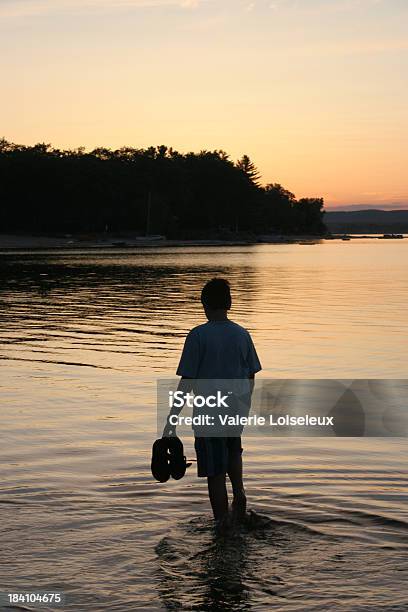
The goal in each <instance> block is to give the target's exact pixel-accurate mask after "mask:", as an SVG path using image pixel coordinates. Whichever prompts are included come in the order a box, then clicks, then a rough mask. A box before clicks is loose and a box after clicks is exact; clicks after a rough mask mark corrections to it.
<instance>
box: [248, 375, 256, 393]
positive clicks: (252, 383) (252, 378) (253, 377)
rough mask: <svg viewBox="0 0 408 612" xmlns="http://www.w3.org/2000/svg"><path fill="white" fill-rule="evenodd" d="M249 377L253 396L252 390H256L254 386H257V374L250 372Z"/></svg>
mask: <svg viewBox="0 0 408 612" xmlns="http://www.w3.org/2000/svg"><path fill="white" fill-rule="evenodd" d="M248 378H249V389H250V391H249V392H250V394H251V396H252V391H253V390H254V386H255V374H250V375H249V376H248Z"/></svg>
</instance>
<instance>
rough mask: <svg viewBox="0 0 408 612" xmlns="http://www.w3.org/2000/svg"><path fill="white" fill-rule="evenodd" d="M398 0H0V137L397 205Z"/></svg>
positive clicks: (402, 7)
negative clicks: (228, 168)
mask: <svg viewBox="0 0 408 612" xmlns="http://www.w3.org/2000/svg"><path fill="white" fill-rule="evenodd" d="M407 26H408V1H407V0H257V1H253V2H251V1H250V0H0V70H1V90H2V93H1V100H0V110H1V115H0V117H1V128H0V137H1V136H4V137H5V138H6V139H7V140H10V141H13V142H17V143H20V144H34V143H36V142H44V141H45V142H50V143H52V144H53V145H54V146H59V147H78V146H80V145H84V146H86V147H87V148H93V147H96V146H109V147H114V148H117V147H120V146H122V145H129V146H134V147H146V146H149V145H152V144H154V145H159V144H167V145H169V146H173V147H174V148H176V149H178V150H179V151H181V152H186V151H189V150H194V151H198V150H200V149H224V150H226V151H227V152H228V153H229V154H230V155H231V157H232V159H234V160H235V159H237V158H239V157H240V156H241V155H242V154H244V153H246V154H248V155H249V156H250V157H251V159H252V160H253V161H254V163H255V164H256V165H257V166H258V168H259V170H260V172H261V174H262V181H263V182H264V183H267V182H280V183H282V184H283V185H284V186H285V187H287V188H288V189H290V190H291V191H293V192H295V194H296V195H297V196H298V197H302V196H324V198H325V200H326V204H327V205H328V206H341V205H346V204H371V205H375V206H377V207H386V206H387V205H388V207H393V208H397V207H408V151H407V142H408V76H407V75H408V37H407Z"/></svg>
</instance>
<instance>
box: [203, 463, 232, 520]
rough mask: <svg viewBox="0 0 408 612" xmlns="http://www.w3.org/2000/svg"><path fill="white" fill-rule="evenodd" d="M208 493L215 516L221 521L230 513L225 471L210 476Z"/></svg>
mask: <svg viewBox="0 0 408 612" xmlns="http://www.w3.org/2000/svg"><path fill="white" fill-rule="evenodd" d="M207 480H208V495H209V497H210V502H211V507H212V510H213V514H214V518H215V520H216V521H220V520H222V519H223V518H225V517H226V515H227V514H228V495H227V485H226V482H225V473H222V474H218V475H217V476H208V478H207Z"/></svg>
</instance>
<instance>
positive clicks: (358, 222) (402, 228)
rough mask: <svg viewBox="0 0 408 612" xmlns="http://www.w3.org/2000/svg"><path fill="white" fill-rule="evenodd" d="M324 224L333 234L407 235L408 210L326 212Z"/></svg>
mask: <svg viewBox="0 0 408 612" xmlns="http://www.w3.org/2000/svg"><path fill="white" fill-rule="evenodd" d="M324 222H325V224H326V225H327V227H328V229H329V230H330V231H331V232H333V233H335V234H337V233H338V234H343V233H348V234H385V233H395V234H407V233H408V210H377V209H371V210H348V211H345V210H342V211H333V212H330V211H328V212H326V214H325V216H324Z"/></svg>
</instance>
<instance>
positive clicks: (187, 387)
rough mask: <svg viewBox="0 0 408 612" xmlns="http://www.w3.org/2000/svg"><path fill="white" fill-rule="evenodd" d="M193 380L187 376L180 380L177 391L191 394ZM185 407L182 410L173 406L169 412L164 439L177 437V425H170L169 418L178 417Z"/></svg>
mask: <svg viewBox="0 0 408 612" xmlns="http://www.w3.org/2000/svg"><path fill="white" fill-rule="evenodd" d="M192 381H193V379H192V378H188V377H187V376H182V377H181V378H180V380H179V384H178V386H177V391H182V392H183V393H189V391H191V389H192V388H193V382H192ZM183 408H184V405H183V406H181V408H179V407H175V406H172V407H171V410H170V412H169V416H168V417H167V422H166V425H165V427H164V429H163V436H162V437H163V438H168V437H169V436H175V435H176V426H175V425H170V423H169V418H170V417H171V416H173V415H176V416H178V415H179V414H180V412H181V411H182V410H183Z"/></svg>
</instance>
